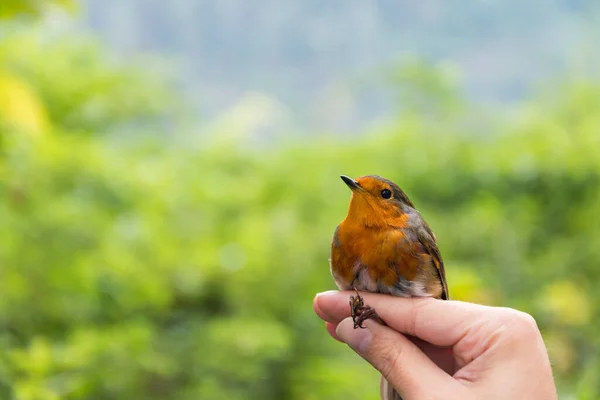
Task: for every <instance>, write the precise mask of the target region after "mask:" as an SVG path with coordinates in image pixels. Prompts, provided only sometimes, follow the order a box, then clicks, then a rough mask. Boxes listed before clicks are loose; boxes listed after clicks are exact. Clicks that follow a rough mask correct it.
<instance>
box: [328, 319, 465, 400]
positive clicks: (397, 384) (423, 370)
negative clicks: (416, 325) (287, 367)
mask: <svg viewBox="0 0 600 400" xmlns="http://www.w3.org/2000/svg"><path fill="white" fill-rule="evenodd" d="M364 325H365V327H366V328H365V329H354V325H353V322H352V319H351V318H346V319H344V320H342V321H341V322H340V323H339V325H338V327H337V331H336V333H337V336H338V337H339V338H340V339H341V340H342V341H344V342H345V343H347V344H348V345H349V346H350V347H351V348H352V349H353V350H354V351H356V352H357V353H358V354H359V355H360V356H362V357H363V358H364V359H365V360H367V361H368V362H369V363H370V364H371V365H373V367H375V368H376V369H377V370H379V371H380V372H381V374H382V375H383V376H384V377H385V378H386V379H387V381H388V382H389V383H390V384H391V385H392V386H394V388H395V389H396V391H398V393H399V394H400V395H401V396H402V397H403V398H404V399H420V398H437V397H438V395H439V397H440V398H443V397H444V396H443V395H444V394H445V393H453V396H456V397H455V398H461V397H460V396H459V394H460V392H462V391H464V390H465V388H464V387H463V386H462V385H460V384H459V383H457V382H456V381H455V380H454V379H452V377H451V376H450V375H448V374H447V373H445V372H444V371H442V370H441V369H439V368H438V367H437V366H436V365H435V364H434V363H433V362H432V361H431V360H430V359H429V358H428V357H427V356H426V355H425V354H423V353H422V352H421V351H420V350H419V348H418V347H417V346H415V344H414V343H412V342H411V341H410V340H408V339H407V338H406V337H404V336H403V335H401V334H399V333H398V332H395V331H394V330H393V329H390V328H388V327H386V326H383V325H379V324H378V323H376V322H374V321H371V320H367V321H365V323H364ZM436 394H437V395H436ZM453 398H454V397H453Z"/></svg>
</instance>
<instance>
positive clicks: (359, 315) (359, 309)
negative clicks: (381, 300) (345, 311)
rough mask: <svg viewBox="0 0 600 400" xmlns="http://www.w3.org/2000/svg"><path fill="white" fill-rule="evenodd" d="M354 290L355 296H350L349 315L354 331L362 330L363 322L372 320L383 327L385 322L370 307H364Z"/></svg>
mask: <svg viewBox="0 0 600 400" xmlns="http://www.w3.org/2000/svg"><path fill="white" fill-rule="evenodd" d="M354 290H355V291H356V296H350V315H351V316H352V321H354V329H356V328H362V329H364V328H365V327H364V326H363V322H364V321H366V320H368V319H373V320H375V321H377V322H379V323H380V324H382V325H385V322H383V320H382V319H381V317H380V316H379V315H378V314H377V311H375V309H374V308H373V307H371V306H366V305H365V301H364V299H363V298H362V296H361V295H360V294H359V293H358V290H356V288H355V289H354Z"/></svg>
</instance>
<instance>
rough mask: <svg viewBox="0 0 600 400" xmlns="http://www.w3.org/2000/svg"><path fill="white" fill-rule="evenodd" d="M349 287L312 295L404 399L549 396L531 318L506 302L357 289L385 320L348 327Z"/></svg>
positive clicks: (334, 330) (331, 324) (547, 371)
mask: <svg viewBox="0 0 600 400" xmlns="http://www.w3.org/2000/svg"><path fill="white" fill-rule="evenodd" d="M350 294H351V293H349V292H338V291H330V292H325V293H320V294H318V295H317V297H315V300H314V304H313V305H314V309H315V312H316V313H317V314H318V315H319V317H321V318H322V319H323V320H325V321H326V327H327V331H328V332H329V334H330V335H331V336H332V337H333V338H335V339H337V340H339V341H342V342H344V343H346V344H348V345H349V346H350V347H351V348H352V349H353V350H354V351H355V352H357V353H358V354H359V355H360V356H361V357H363V358H364V359H365V360H367V361H368V362H369V363H371V365H373V367H375V368H376V369H377V370H379V371H380V372H381V374H382V375H383V376H384V377H385V378H386V379H387V381H388V382H389V383H390V384H391V385H393V386H394V388H395V389H396V391H397V392H398V393H399V394H400V395H401V396H402V398H403V399H404V400H412V399H419V400H421V399H444V400H453V399H487V400H491V399H528V400H532V399H544V400H548V399H557V394H556V388H555V385H554V379H553V377H552V370H551V368H550V361H549V359H548V354H547V351H546V347H545V345H544V342H543V340H542V336H541V334H540V331H539V329H538V328H537V325H536V323H535V320H534V319H533V318H532V317H531V316H529V315H528V314H525V313H523V312H520V311H516V310H513V309H509V308H500V307H487V306H481V305H477V304H471V303H464V302H460V301H442V300H435V299H430V298H411V299H407V298H401V297H392V296H389V295H381V294H373V293H361V295H363V296H364V298H365V303H366V304H369V305H370V306H372V307H374V308H375V309H376V310H377V313H378V314H379V316H380V317H381V318H382V319H383V320H384V321H385V322H386V324H387V325H388V326H383V325H380V324H378V323H377V322H375V321H373V320H367V321H365V322H364V326H365V329H354V327H353V322H352V318H350V317H349V315H350V308H349V306H348V299H349V297H350Z"/></svg>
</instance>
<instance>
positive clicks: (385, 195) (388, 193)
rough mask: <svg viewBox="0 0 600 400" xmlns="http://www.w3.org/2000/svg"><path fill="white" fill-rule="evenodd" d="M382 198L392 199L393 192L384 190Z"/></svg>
mask: <svg viewBox="0 0 600 400" xmlns="http://www.w3.org/2000/svg"><path fill="white" fill-rule="evenodd" d="M381 197H383V198H384V199H389V198H390V197H392V192H390V191H389V190H388V189H383V190H382V191H381Z"/></svg>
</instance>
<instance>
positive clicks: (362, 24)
mask: <svg viewBox="0 0 600 400" xmlns="http://www.w3.org/2000/svg"><path fill="white" fill-rule="evenodd" d="M596 3H597V1H594V0H591V1H590V0H587V1H586V0H529V1H522V0H462V1H447V0H421V1H415V0H410V1H409V0H379V1H375V0H328V1H323V0H301V1H285V0H253V1H244V0H212V1H211V0H170V1H164V0H84V4H85V7H84V21H85V24H86V25H87V26H88V27H89V28H91V29H92V30H94V31H96V32H98V33H99V34H100V35H101V37H103V38H104V39H105V40H106V41H107V42H108V43H109V44H110V45H111V46H112V47H113V48H115V49H117V51H119V52H121V53H124V54H135V53H140V52H153V53H158V54H160V55H163V56H164V57H167V58H169V59H172V60H175V61H176V62H177V65H178V66H179V69H180V71H181V83H182V87H183V88H184V89H185V90H186V91H187V92H188V94H189V95H190V96H191V98H192V99H193V101H195V102H197V107H198V108H197V109H198V112H201V113H202V114H203V115H209V116H211V115H215V114H216V113H219V112H221V111H223V110H225V109H227V108H228V107H231V106H233V105H234V104H235V103H236V102H237V101H238V99H240V98H244V96H245V95H246V94H247V93H256V92H258V93H261V94H264V95H265V96H270V98H272V99H273V102H275V103H278V104H280V105H281V106H282V107H284V108H285V109H286V110H287V113H288V114H289V115H291V116H292V118H293V119H294V120H295V121H296V122H300V123H302V124H305V125H309V126H312V127H315V126H317V127H320V128H324V129H342V130H352V129H354V127H356V126H358V125H361V124H363V123H366V122H367V121H370V120H372V119H375V118H377V117H378V116H380V115H385V114H388V113H389V111H390V103H389V100H388V99H387V97H386V96H385V94H384V92H383V89H384V86H385V78H384V76H383V73H382V71H384V67H386V66H389V65H391V64H392V63H394V62H397V61H398V60H402V59H403V58H405V57H407V56H411V55H416V56H418V57H421V58H423V59H425V60H429V61H432V62H437V63H447V64H449V65H454V66H456V67H457V69H458V70H459V71H461V76H462V79H461V82H462V84H461V87H462V89H464V91H465V93H466V94H467V95H469V96H472V97H473V98H475V99H477V100H478V101H481V102H502V103H504V102H511V101H514V100H517V99H519V98H521V97H522V96H524V95H525V94H526V93H528V92H529V91H530V90H531V88H532V87H533V86H535V85H536V84H537V83H538V82H540V81H543V80H544V79H547V78H548V77H550V76H553V75H554V74H558V73H561V72H564V71H566V70H571V69H573V68H576V67H577V63H582V62H583V63H585V57H586V56H585V49H586V48H589V46H592V48H593V45H597V44H598V41H599V38H598V35H597V33H598V31H597V30H595V29H594V26H595V25H594V24H593V23H592V22H591V19H592V17H591V15H597V13H594V9H595V8H596V7H597V5H596ZM590 29H591V30H592V31H593V32H594V33H595V34H596V36H591V35H590ZM586 46H588V47H586Z"/></svg>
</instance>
